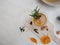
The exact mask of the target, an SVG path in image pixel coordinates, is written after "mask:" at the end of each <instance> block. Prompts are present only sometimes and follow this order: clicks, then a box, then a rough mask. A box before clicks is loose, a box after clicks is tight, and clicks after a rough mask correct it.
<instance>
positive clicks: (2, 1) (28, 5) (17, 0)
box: [0, 0, 60, 45]
mask: <svg viewBox="0 0 60 45" xmlns="http://www.w3.org/2000/svg"><path fill="white" fill-rule="evenodd" d="M36 6H38V7H39V8H40V10H41V11H43V12H45V13H46V14H47V16H48V19H49V20H50V21H51V22H52V23H53V24H54V25H55V27H58V26H60V25H58V24H57V23H56V22H55V17H56V16H57V14H58V15H60V13H59V12H60V7H52V6H48V5H46V4H45V3H43V2H41V1H40V0H0V45H24V43H25V42H26V40H25V39H27V38H26V37H25V36H24V35H26V34H23V38H21V36H20V34H21V33H20V31H19V26H20V24H21V20H22V18H23V17H22V15H23V16H25V15H29V14H30V13H31V11H32V10H33V9H34V8H35V7H36ZM27 35H28V34H27ZM29 35H30V36H33V37H34V36H35V35H34V34H32V33H31V34H29ZM24 37H25V38H24ZM35 37H36V36H35ZM36 38H37V37H36ZM23 39H24V41H21V40H23ZM37 39H38V38H37ZM29 44H30V45H32V44H31V43H28V42H26V45H29ZM54 45H55V44H54Z"/></svg>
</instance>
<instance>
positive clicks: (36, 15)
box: [30, 7, 41, 19]
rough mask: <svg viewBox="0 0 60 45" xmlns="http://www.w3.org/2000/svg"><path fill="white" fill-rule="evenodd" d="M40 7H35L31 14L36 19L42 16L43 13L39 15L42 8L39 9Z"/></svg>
mask: <svg viewBox="0 0 60 45" xmlns="http://www.w3.org/2000/svg"><path fill="white" fill-rule="evenodd" d="M37 8H38V7H36V9H34V13H33V14H32V15H30V16H32V17H33V18H35V19H39V18H40V17H41V15H39V10H40V9H37Z"/></svg>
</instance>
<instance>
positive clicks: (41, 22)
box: [33, 13, 47, 26]
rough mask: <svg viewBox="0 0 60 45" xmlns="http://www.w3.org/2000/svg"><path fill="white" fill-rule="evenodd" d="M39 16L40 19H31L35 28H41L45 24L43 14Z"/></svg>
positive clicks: (45, 19)
mask: <svg viewBox="0 0 60 45" xmlns="http://www.w3.org/2000/svg"><path fill="white" fill-rule="evenodd" d="M39 15H40V16H41V17H40V18H38V19H33V21H34V24H35V25H37V26H43V25H44V24H45V23H46V21H47V18H46V16H45V14H43V13H39Z"/></svg>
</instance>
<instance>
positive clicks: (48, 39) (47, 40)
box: [41, 36, 51, 44]
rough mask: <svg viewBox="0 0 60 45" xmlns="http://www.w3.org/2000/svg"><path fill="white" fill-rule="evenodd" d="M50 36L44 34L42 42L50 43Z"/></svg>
mask: <svg viewBox="0 0 60 45" xmlns="http://www.w3.org/2000/svg"><path fill="white" fill-rule="evenodd" d="M50 41H51V40H50V38H49V36H43V37H42V38H41V42H42V43H43V44H48V43H50Z"/></svg>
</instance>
